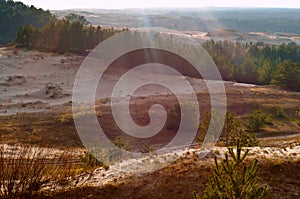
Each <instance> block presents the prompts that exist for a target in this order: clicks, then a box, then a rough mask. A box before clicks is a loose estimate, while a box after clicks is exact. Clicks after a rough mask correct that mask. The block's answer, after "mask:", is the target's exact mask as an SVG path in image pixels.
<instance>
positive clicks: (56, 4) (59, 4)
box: [21, 0, 300, 10]
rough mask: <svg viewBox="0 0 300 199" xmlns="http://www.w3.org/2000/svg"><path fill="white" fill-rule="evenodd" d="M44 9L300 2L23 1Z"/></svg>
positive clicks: (285, 4) (292, 2)
mask: <svg viewBox="0 0 300 199" xmlns="http://www.w3.org/2000/svg"><path fill="white" fill-rule="evenodd" d="M21 1H22V2H24V3H25V4H27V5H34V6H35V7H38V8H43V9H50V10H52V9H69V8H105V9H120V8H149V7H192V8H195V7H276V8H278V7H282V8H300V1H299V0H251V1H249V0H244V1H243V0H235V1H232V0H21Z"/></svg>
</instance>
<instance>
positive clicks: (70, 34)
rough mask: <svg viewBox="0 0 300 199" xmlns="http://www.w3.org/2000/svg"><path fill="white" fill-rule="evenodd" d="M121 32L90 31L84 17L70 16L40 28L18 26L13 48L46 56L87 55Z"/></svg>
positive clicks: (54, 20) (99, 28)
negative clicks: (46, 54) (62, 54)
mask: <svg viewBox="0 0 300 199" xmlns="http://www.w3.org/2000/svg"><path fill="white" fill-rule="evenodd" d="M124 30H125V29H122V30H115V29H114V28H109V29H104V28H101V27H100V26H98V27H94V26H92V25H89V23H88V22H87V21H86V20H85V18H84V17H82V16H79V15H75V14H70V15H68V16H66V17H65V18H64V19H57V18H54V19H52V20H51V21H50V22H49V23H48V24H46V25H45V26H43V27H41V28H35V27H34V26H32V25H25V26H21V27H20V29H19V31H18V32H17V34H16V38H15V44H16V46H19V47H27V48H30V49H35V50H40V51H47V52H57V53H66V52H71V53H76V54H87V53H88V52H89V51H90V50H92V49H93V48H94V47H96V45H98V44H99V43H100V42H102V41H103V40H105V39H107V38H109V37H111V36H113V35H115V34H116V33H119V32H121V31H124Z"/></svg>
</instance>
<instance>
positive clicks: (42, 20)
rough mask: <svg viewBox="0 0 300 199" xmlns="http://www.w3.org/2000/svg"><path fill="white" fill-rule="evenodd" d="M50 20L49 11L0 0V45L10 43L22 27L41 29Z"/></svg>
mask: <svg viewBox="0 0 300 199" xmlns="http://www.w3.org/2000/svg"><path fill="white" fill-rule="evenodd" d="M51 18H52V14H51V13H50V12H49V11H44V10H42V9H37V8H35V7H34V6H26V5H24V4H23V3H22V2H14V1H12V0H8V1H6V0H0V45H5V44H8V43H12V42H13V39H14V37H15V34H16V32H17V31H18V29H19V28H20V27H21V26H22V25H28V24H31V25H33V26H34V27H37V28H39V27H42V26H43V25H45V24H47V23H48V22H49V21H50V20H51Z"/></svg>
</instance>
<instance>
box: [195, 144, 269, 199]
mask: <svg viewBox="0 0 300 199" xmlns="http://www.w3.org/2000/svg"><path fill="white" fill-rule="evenodd" d="M228 151H229V154H226V155H225V159H224V160H223V161H222V162H218V160H217V158H216V157H215V169H214V174H213V176H212V177H210V180H209V183H208V185H207V187H206V190H205V191H204V195H203V197H200V196H199V195H198V194H197V193H196V192H194V197H195V199H201V198H203V199H264V198H266V196H267V188H266V186H265V187H263V186H262V185H261V184H260V183H259V178H258V177H257V175H256V173H257V160H254V161H253V164H252V165H251V166H249V165H246V164H245V162H244V161H245V158H246V156H247V154H248V152H249V150H246V151H244V152H243V150H242V147H241V146H240V143H239V141H237V147H236V151H234V150H233V148H228Z"/></svg>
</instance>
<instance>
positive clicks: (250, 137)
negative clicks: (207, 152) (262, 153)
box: [198, 112, 258, 147]
mask: <svg viewBox="0 0 300 199" xmlns="http://www.w3.org/2000/svg"><path fill="white" fill-rule="evenodd" d="M210 115H211V114H210V113H207V114H206V115H205V117H204V119H203V120H202V121H201V123H200V126H199V133H198V141H200V140H203V139H204V137H205V134H206V132H207V130H208V126H209V124H210ZM220 140H222V141H223V142H224V143H225V145H226V146H233V145H235V144H236V143H237V140H240V145H241V146H244V147H251V146H256V145H257V144H258V141H257V139H256V136H255V134H254V133H248V132H246V131H245V130H244V128H243V126H242V124H241V121H240V120H239V119H237V118H236V117H235V114H234V113H230V112H227V113H226V118H225V122H224V127H223V130H222V134H221V138H220Z"/></svg>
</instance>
